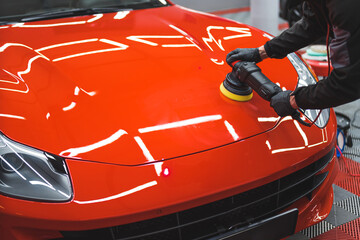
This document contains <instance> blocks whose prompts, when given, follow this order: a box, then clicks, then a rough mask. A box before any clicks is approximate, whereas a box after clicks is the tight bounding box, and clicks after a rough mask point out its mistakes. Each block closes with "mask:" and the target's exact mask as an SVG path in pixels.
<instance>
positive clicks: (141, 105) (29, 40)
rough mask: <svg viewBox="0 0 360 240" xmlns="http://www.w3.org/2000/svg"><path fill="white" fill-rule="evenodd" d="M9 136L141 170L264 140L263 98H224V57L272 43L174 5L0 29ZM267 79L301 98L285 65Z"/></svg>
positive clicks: (276, 65) (4, 122) (270, 64)
mask: <svg viewBox="0 0 360 240" xmlns="http://www.w3.org/2000/svg"><path fill="white" fill-rule="evenodd" d="M0 34H1V36H3V37H2V38H1V40H0V80H1V81H0V91H1V94H0V98H1V99H0V101H1V103H2V107H1V112H0V124H1V131H2V132H3V133H4V134H6V135H7V136H9V137H10V138H12V139H14V140H16V141H19V142H22V143H24V144H27V145H30V146H33V147H36V148H39V149H42V150H45V151H48V152H51V153H55V154H59V155H62V156H67V157H72V158H80V159H85V160H93V161H99V162H107V163H115V164H124V165H136V164H142V163H146V162H151V161H155V160H162V159H169V158H174V157H178V156H183V155H188V154H191V153H196V152H199V151H204V150H207V149H211V148H215V147H219V146H223V145H226V144H229V143H232V142H234V141H239V140H243V139H245V138H248V137H251V136H254V135H256V134H259V133H262V132H264V131H266V130H268V129H270V128H271V127H273V126H274V124H275V121H276V120H277V115H276V114H275V112H274V111H273V110H272V109H271V108H270V106H269V103H268V102H266V101H264V100H262V99H261V98H260V97H259V96H258V95H257V94H254V97H253V99H252V100H251V101H249V102H235V101H232V100H229V99H227V98H225V97H224V96H223V95H222V94H221V93H220V91H219V86H220V84H221V82H222V81H223V80H224V78H225V75H226V73H227V72H229V71H230V70H231V69H230V67H229V66H227V64H226V62H225V57H226V54H227V53H228V52H229V51H231V50H233V49H235V48H237V47H258V46H260V45H262V44H264V43H265V42H266V41H267V40H268V38H267V36H266V34H264V33H263V32H260V31H258V30H255V29H253V28H251V27H249V26H247V25H242V24H238V23H236V22H233V21H230V20H224V19H221V18H218V17H216V16H211V15H206V14H201V13H194V12H191V13H190V12H188V11H187V10H184V9H182V8H180V7H178V6H171V7H163V8H158V9H146V10H136V11H124V12H118V13H108V14H98V15H91V16H82V17H74V18H66V19H56V20H47V21H38V22H30V23H21V24H15V25H9V26H1V27H0ZM259 66H260V67H261V68H262V69H263V72H264V73H265V74H266V75H267V76H268V77H269V78H270V79H272V80H273V81H274V82H278V83H279V84H280V85H281V87H285V88H287V89H294V87H295V85H296V81H297V74H296V71H295V70H294V68H293V67H292V65H291V63H290V62H289V61H288V60H287V59H284V60H266V61H264V62H262V63H260V64H259Z"/></svg>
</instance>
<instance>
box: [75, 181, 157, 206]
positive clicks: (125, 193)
mask: <svg viewBox="0 0 360 240" xmlns="http://www.w3.org/2000/svg"><path fill="white" fill-rule="evenodd" d="M157 184H158V183H157V181H151V182H148V183H145V184H143V185H140V186H137V187H135V188H132V189H130V190H127V191H125V192H122V193H119V194H116V195H113V196H110V197H106V198H100V199H95V200H89V201H78V200H75V201H74V202H75V203H77V204H91V203H99V202H106V201H110V200H114V199H117V198H122V197H125V196H127V195H130V194H133V193H136V192H139V191H142V190H144V189H146V188H149V187H153V186H155V185H157Z"/></svg>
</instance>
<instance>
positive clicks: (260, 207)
mask: <svg viewBox="0 0 360 240" xmlns="http://www.w3.org/2000/svg"><path fill="white" fill-rule="evenodd" d="M333 154H334V149H333V150H332V151H330V152H329V153H328V154H326V155H325V156H324V157H322V158H321V159H319V160H318V161H316V162H314V163H312V164H310V165H309V166H307V167H305V168H303V169H301V170H299V171H297V172H294V173H292V174H290V175H288V176H285V177H283V178H281V179H278V180H276V181H273V182H270V183H268V184H265V185H263V186H261V187H258V188H255V189H252V190H249V191H246V192H243V193H240V194H237V195H234V196H231V197H228V198H225V199H222V200H219V201H215V202H212V203H209V204H206V205H202V206H199V207H195V208H191V209H188V210H185V211H181V212H177V213H173V214H169V215H165V216H162V217H157V218H153V219H149V220H145V221H141V222H135V223H130V224H125V225H120V226H115V227H110V228H105V229H96V230H89V231H77V232H62V234H63V236H64V237H65V238H68V239H82V238H83V239H99V238H98V237H100V236H101V239H123V240H125V239H126V240H130V239H142V240H159V239H161V240H189V239H192V240H193V239H206V238H209V237H213V236H216V235H219V234H221V233H225V232H226V231H229V230H230V229H236V228H241V227H246V226H247V225H249V224H251V223H254V222H257V221H259V220H262V219H264V218H267V217H270V216H273V215H275V214H277V213H279V212H280V211H281V210H283V209H285V208H286V207H288V206H290V205H291V204H292V203H294V202H295V201H297V200H299V199H300V198H302V197H308V198H309V200H310V199H311V194H312V191H313V190H315V189H316V188H317V187H318V186H319V185H320V184H321V183H322V182H323V181H324V180H325V178H326V176H327V175H328V172H324V173H319V172H320V171H321V170H322V169H323V168H324V167H325V166H326V165H327V164H328V163H329V161H330V160H331V158H332V156H333ZM106 236H107V237H106Z"/></svg>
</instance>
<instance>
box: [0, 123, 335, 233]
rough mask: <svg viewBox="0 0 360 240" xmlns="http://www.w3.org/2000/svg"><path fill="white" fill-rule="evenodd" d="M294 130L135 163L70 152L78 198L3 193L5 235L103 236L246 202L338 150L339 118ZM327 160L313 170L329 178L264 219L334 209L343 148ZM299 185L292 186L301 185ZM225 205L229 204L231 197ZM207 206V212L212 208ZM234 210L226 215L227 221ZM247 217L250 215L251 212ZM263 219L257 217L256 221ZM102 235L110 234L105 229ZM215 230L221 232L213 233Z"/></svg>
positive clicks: (0, 207) (307, 218) (307, 221)
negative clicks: (81, 157)
mask: <svg viewBox="0 0 360 240" xmlns="http://www.w3.org/2000/svg"><path fill="white" fill-rule="evenodd" d="M283 124H284V125H285V124H288V125H289V124H293V123H292V122H286V123H283ZM288 130H289V126H286V127H285V128H281V127H279V128H277V129H275V130H274V131H273V132H274V133H275V134H272V133H271V134H270V133H269V134H268V133H266V134H261V135H258V136H256V137H253V138H250V139H247V140H244V141H239V142H236V143H233V144H229V145H226V146H223V147H220V148H217V149H212V150H211V151H204V152H200V153H197V154H193V155H188V156H183V157H180V158H176V159H172V160H168V161H164V162H153V163H149V164H145V165H139V166H132V167H129V166H116V165H111V164H102V163H95V162H86V161H78V160H71V159H67V164H68V167H69V170H70V174H71V176H72V181H73V185H74V199H73V200H72V201H71V202H68V203H56V204H54V203H39V202H31V201H24V200H19V199H12V198H8V197H4V196H0V203H1V204H0V222H1V226H0V239H51V238H60V237H62V236H63V234H65V235H66V234H90V236H96V232H99V231H100V234H104V229H105V231H109V230H111V229H112V230H111V231H112V233H111V234H113V231H114V229H118V230H120V227H121V226H124V225H126V224H131V223H136V222H142V221H144V220H146V219H156V218H163V217H166V216H168V215H174V214H175V215H176V213H179V212H186V211H188V210H189V209H192V208H199V207H200V209H202V206H207V205H212V204H214V205H213V206H214V207H213V209H215V210H217V209H218V208H219V207H218V206H219V203H222V202H223V201H225V202H226V201H230V202H231V201H233V200H231V199H233V198H234V196H238V197H237V198H238V201H240V202H241V201H242V200H244V194H247V193H249V192H251V191H253V192H255V196H256V194H258V195H259V194H262V193H265V192H266V191H263V188H264V186H270V188H271V186H272V187H274V186H276V184H274V182H277V181H278V180H279V179H282V178H283V179H286V178H287V176H289V175H292V174H296V172H299V171H304V170H302V169H307V168H308V166H313V164H314V163H315V162H317V161H319V159H322V158H323V157H324V156H326V155H327V154H330V155H331V151H332V149H333V148H334V145H335V135H334V133H335V124H331V122H330V124H329V125H328V127H327V128H326V129H318V128H309V129H303V132H302V134H298V135H294V134H291V135H289V134H288V136H286V135H287V131H288ZM276 131H277V132H276ZM305 135H306V136H307V139H308V141H307V142H306V144H305V146H301V147H294V146H291V144H292V143H296V144H298V143H299V142H300V143H301V141H303V138H304V136H305ZM284 136H285V137H284ZM269 142H270V143H271V144H269ZM303 142H305V141H303ZM270 146H271V147H270ZM330 155H328V156H330ZM327 160H329V162H328V163H327V164H326V166H325V167H324V168H323V169H318V171H317V172H316V174H315V175H314V177H313V180H315V181H317V180H318V178H319V176H320V177H321V178H322V180H321V181H320V183H319V185H318V186H316V185H314V186H315V188H314V189H308V192H305V194H304V193H302V195H301V196H300V198H299V196H295V195H296V194H295V195H294V198H293V199H290V200H291V201H289V202H287V204H282V209H280V208H279V209H275V210H276V211H274V212H271V214H269V215H267V216H261V218H259V219H260V220H261V219H266V218H268V217H271V216H274V215H276V214H277V213H278V212H279V211H280V210H283V211H285V210H286V209H284V208H285V207H288V209H292V208H297V209H298V210H299V217H298V224H297V226H296V231H298V230H301V229H303V228H305V227H307V226H310V225H313V224H315V223H317V222H319V221H321V220H323V219H324V218H325V217H326V216H327V214H328V213H329V212H330V210H331V206H332V183H333V181H334V179H335V176H336V173H337V167H336V156H334V155H332V156H330V157H329V159H327ZM305 172H306V171H305ZM100 176H101V177H100ZM285 182H286V181H285ZM308 183H310V180H309V182H308ZM311 183H313V181H311ZM269 184H270V185H269ZM305 185H307V184H305ZM254 189H255V190H254ZM259 189H260V190H259ZM297 189H298V188H295V189H293V190H289V191H291V192H292V193H296V192H297ZM300 190H301V188H300ZM285 191H287V190H286V189H285ZM310 193H311V194H310ZM282 195H284V196H293V195H292V194H288V193H286V194H282ZM229 199H230V200H229ZM245 199H246V198H245ZM274 199H275V198H274ZM274 199H270V201H268V202H269V204H268V205H272V203H273V202H272V201H274ZM250 200H253V199H250ZM275 201H279V199H277V200H276V199H275ZM289 204H291V205H290V206H288V205H289ZM220 205H222V206H223V207H224V208H225V210H224V211H227V210H226V208H227V205H226V204H220ZM265 205H266V204H263V203H261V204H258V205H256V206H255V207H252V208H251V209H255V210H256V209H257V208H258V211H260V212H261V211H262V209H263V208H262V207H263V206H265ZM224 208H222V209H224ZM249 209H250V208H249ZM255 210H254V211H255ZM201 211H202V212H205V213H206V212H207V209H206V208H205V211H204V210H201ZM248 212H250V213H251V211H248ZM190 215H192V214H190ZM240 215H241V211H240ZM220 217H221V216H220ZM230 218H231V217H228V216H226V218H225V220H224V221H226V219H230ZM245 219H246V221H248V222H249V219H248V216H245ZM257 221H258V220H257V219H250V223H251V222H252V223H255V222H257ZM165 222H168V220H165ZM170 223H171V222H170ZM114 226H115V227H114ZM119 226H120V227H119ZM150 226H151V225H150ZM232 226H233V224H232V225H231V223H230V227H232ZM227 227H228V226H227ZM238 227H242V226H241V225H239V226H238ZM150 228H151V227H150ZM205 228H206V227H205ZM218 228H219V231H220V232H217V233H215V235H216V234H222V233H225V232H226V229H225V230H224V229H223V228H224V227H222V226H219V227H218ZM89 229H100V230H95V231H89ZM196 229H197V230H198V228H196ZM190 232H191V231H190ZM62 233H63V234H62ZM111 234H110V235H111ZM70 236H71V235H70ZM101 236H102V237H101V239H104V238H103V236H105V235H101ZM213 236H214V233H211V234H210V235H209V237H213Z"/></svg>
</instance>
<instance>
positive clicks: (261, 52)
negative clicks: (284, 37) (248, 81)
mask: <svg viewBox="0 0 360 240" xmlns="http://www.w3.org/2000/svg"><path fill="white" fill-rule="evenodd" d="M259 54H260V58H261V59H262V60H264V59H266V58H268V57H269V56H268V55H267V54H266V51H265V48H264V45H263V46H261V47H259Z"/></svg>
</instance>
